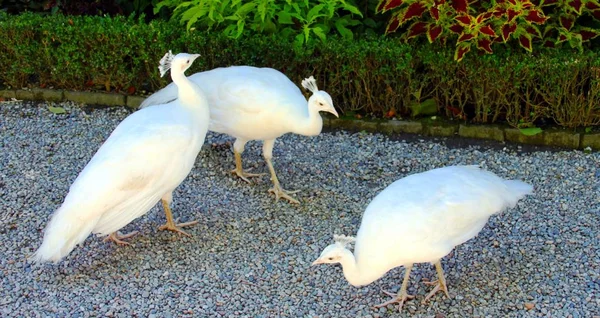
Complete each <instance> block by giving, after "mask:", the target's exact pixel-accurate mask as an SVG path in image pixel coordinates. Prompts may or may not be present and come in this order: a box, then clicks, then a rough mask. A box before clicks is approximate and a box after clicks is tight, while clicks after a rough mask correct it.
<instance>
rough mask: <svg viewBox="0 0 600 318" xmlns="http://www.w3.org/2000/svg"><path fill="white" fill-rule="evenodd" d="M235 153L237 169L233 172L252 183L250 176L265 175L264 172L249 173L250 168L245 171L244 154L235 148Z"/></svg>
mask: <svg viewBox="0 0 600 318" xmlns="http://www.w3.org/2000/svg"><path fill="white" fill-rule="evenodd" d="M233 155H234V156H235V169H233V170H231V173H233V174H235V175H237V176H238V177H240V178H241V179H242V180H244V181H246V182H248V183H251V182H250V180H248V178H252V177H260V176H264V175H265V174H264V173H248V171H249V170H250V169H252V168H250V169H248V170H246V171H244V169H242V154H241V153H239V152H237V151H236V150H235V149H234V150H233Z"/></svg>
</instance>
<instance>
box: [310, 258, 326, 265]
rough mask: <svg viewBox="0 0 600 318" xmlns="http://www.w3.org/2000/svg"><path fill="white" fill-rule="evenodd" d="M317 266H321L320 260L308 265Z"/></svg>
mask: <svg viewBox="0 0 600 318" xmlns="http://www.w3.org/2000/svg"><path fill="white" fill-rule="evenodd" d="M319 264H323V261H321V259H320V258H319V259H317V260H316V261H314V262H313V263H312V264H310V266H315V265H319Z"/></svg>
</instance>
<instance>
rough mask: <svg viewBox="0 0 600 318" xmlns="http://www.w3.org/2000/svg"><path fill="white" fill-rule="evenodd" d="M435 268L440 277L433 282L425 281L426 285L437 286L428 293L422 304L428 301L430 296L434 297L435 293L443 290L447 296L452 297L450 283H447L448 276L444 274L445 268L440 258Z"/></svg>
mask: <svg viewBox="0 0 600 318" xmlns="http://www.w3.org/2000/svg"><path fill="white" fill-rule="evenodd" d="M435 270H436V271H437V276H438V279H437V280H436V281H432V282H425V285H435V288H433V289H432V290H431V292H429V294H427V297H425V299H423V301H422V302H421V303H422V304H424V303H426V302H427V301H428V300H429V298H431V297H433V295H435V294H436V293H437V292H439V291H443V292H444V293H445V294H446V296H447V297H448V298H450V295H449V294H448V285H446V277H445V276H444V269H443V268H442V263H441V262H440V261H439V260H438V261H437V263H435Z"/></svg>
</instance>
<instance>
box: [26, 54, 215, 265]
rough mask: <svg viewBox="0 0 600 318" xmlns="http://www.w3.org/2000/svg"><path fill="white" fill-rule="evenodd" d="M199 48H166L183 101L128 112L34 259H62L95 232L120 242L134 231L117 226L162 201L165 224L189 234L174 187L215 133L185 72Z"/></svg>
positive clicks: (164, 64) (164, 63)
mask: <svg viewBox="0 0 600 318" xmlns="http://www.w3.org/2000/svg"><path fill="white" fill-rule="evenodd" d="M198 56H199V55H198V54H187V53H180V54H177V55H176V56H173V54H171V52H170V51H169V53H167V54H165V56H164V57H163V58H162V59H161V61H160V66H159V70H160V72H161V76H163V75H164V74H165V73H166V72H167V71H168V70H169V68H170V69H171V77H172V79H173V82H174V83H175V85H176V86H175V87H176V91H177V94H178V100H177V101H176V102H174V103H171V104H169V105H159V106H156V107H152V108H148V109H143V110H140V111H137V112H135V113H133V114H131V115H130V116H128V117H127V118H125V119H124V120H123V121H122V122H121V123H120V124H119V125H118V126H117V128H115V130H114V131H113V132H112V134H111V135H110V136H109V137H108V139H107V140H106V141H105V142H104V144H103V145H102V146H101V147H100V149H98V151H97V152H96V154H95V155H94V156H93V157H92V159H91V160H90V162H89V163H88V164H87V165H86V166H85V168H84V169H83V171H81V173H80V174H79V176H78V177H77V179H76V180H75V181H74V182H73V184H72V185H71V187H70V188H69V193H68V194H67V196H66V198H65V200H64V202H63V204H62V205H61V206H60V208H59V209H58V210H56V212H54V214H53V216H52V219H51V220H50V222H49V223H48V225H47V227H46V230H45V233H44V239H43V242H42V245H41V246H40V248H39V249H38V250H37V251H36V252H35V254H34V255H33V256H32V257H31V259H32V260H33V261H37V262H45V261H54V262H58V261H59V260H60V259H61V258H63V257H64V256H66V255H67V254H69V253H70V252H71V251H72V250H73V248H75V246H76V245H77V244H79V243H81V242H83V241H84V240H85V239H86V238H87V237H88V236H89V235H90V233H96V234H98V235H109V236H108V238H107V239H110V240H112V241H114V242H116V243H118V244H127V243H126V242H124V241H121V239H122V238H125V237H129V236H131V235H133V234H135V233H130V234H127V235H125V236H119V235H118V234H117V233H116V231H118V230H119V229H121V228H122V227H124V226H125V225H127V224H128V223H129V222H131V221H133V220H134V219H136V218H138V217H140V216H142V215H144V214H145V213H146V212H148V211H149V210H150V209H151V208H152V207H153V206H154V205H155V204H156V203H157V202H158V201H162V205H163V208H164V210H165V214H166V217H167V223H166V224H165V225H163V226H161V227H160V228H159V229H160V230H170V231H175V232H178V233H181V234H185V235H188V234H187V233H185V232H184V231H182V230H181V229H179V227H183V226H186V225H191V224H195V223H197V221H195V222H188V223H183V224H175V222H174V221H173V216H172V214H171V209H170V204H171V201H172V199H173V197H172V192H173V190H175V188H176V187H177V186H178V185H179V184H180V183H181V182H182V181H183V180H184V179H185V178H186V176H187V175H188V174H189V173H190V171H191V169H192V166H193V165H194V162H195V159H196V156H197V155H198V152H199V151H200V148H201V147H202V144H203V143H204V138H205V136H206V133H207V131H208V121H209V111H208V102H207V100H206V97H205V96H204V94H203V92H202V90H201V89H200V88H199V87H198V86H197V85H196V84H194V83H192V82H191V81H190V80H189V79H188V78H187V77H186V76H185V74H184V72H185V71H186V70H187V69H188V68H189V67H190V65H191V64H192V63H193V61H194V60H195V59H196V58H198Z"/></svg>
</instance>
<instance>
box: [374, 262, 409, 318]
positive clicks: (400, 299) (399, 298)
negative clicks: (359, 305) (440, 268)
mask: <svg viewBox="0 0 600 318" xmlns="http://www.w3.org/2000/svg"><path fill="white" fill-rule="evenodd" d="M411 270H412V264H411V265H410V266H406V269H405V272H404V280H403V281H402V287H401V288H400V291H399V292H398V294H394V293H391V292H388V291H385V290H384V291H383V293H385V294H386V295H388V296H392V297H394V299H391V300H388V301H386V302H384V303H381V304H379V305H375V306H373V307H374V308H381V307H385V306H387V305H389V304H394V303H398V311H402V307H403V306H404V302H405V301H406V300H408V299H413V298H415V296H414V295H409V294H408V293H407V291H406V289H407V288H408V282H409V277H410V271H411Z"/></svg>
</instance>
